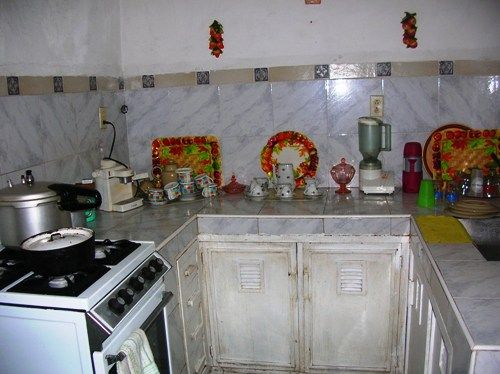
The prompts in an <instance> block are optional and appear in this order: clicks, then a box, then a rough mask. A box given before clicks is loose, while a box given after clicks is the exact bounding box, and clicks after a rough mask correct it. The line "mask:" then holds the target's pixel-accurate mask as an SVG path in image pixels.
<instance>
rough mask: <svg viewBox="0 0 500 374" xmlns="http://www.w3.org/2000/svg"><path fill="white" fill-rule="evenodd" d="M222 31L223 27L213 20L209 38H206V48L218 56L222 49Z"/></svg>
mask: <svg viewBox="0 0 500 374" xmlns="http://www.w3.org/2000/svg"><path fill="white" fill-rule="evenodd" d="M223 33H224V29H223V28H222V25H221V24H220V23H219V22H217V21H216V20H214V22H212V24H211V25H210V38H209V39H208V49H210V50H212V55H214V56H215V57H217V58H219V56H220V55H221V54H222V50H223V49H224V39H223V38H222V34H223Z"/></svg>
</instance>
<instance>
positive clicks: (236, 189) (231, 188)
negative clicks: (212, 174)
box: [222, 174, 246, 194]
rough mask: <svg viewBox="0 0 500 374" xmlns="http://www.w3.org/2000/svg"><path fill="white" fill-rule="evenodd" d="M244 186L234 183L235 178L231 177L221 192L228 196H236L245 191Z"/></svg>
mask: <svg viewBox="0 0 500 374" xmlns="http://www.w3.org/2000/svg"><path fill="white" fill-rule="evenodd" d="M245 188H246V186H245V185H244V184H241V183H239V182H237V181H236V176H235V175H234V174H233V175H231V182H229V183H228V184H226V185H225V186H224V187H222V190H223V191H224V192H226V193H229V194H238V193H242V192H244V191H245Z"/></svg>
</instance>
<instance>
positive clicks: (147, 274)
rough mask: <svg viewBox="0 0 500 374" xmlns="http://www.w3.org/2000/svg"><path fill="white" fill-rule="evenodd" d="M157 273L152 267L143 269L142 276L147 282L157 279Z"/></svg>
mask: <svg viewBox="0 0 500 374" xmlns="http://www.w3.org/2000/svg"><path fill="white" fill-rule="evenodd" d="M155 273H156V269H155V268H154V267H152V266H148V267H145V268H142V271H141V274H142V276H143V277H144V278H146V279H147V280H153V279H155Z"/></svg>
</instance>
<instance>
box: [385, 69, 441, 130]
mask: <svg viewBox="0 0 500 374" xmlns="http://www.w3.org/2000/svg"><path fill="white" fill-rule="evenodd" d="M384 99H385V100H384V107H385V108H384V112H385V113H384V121H385V122H387V123H390V124H391V125H392V133H393V134H394V133H396V132H423V131H432V130H434V129H435V128H436V127H437V124H438V78H437V77H419V78H394V77H391V78H384Z"/></svg>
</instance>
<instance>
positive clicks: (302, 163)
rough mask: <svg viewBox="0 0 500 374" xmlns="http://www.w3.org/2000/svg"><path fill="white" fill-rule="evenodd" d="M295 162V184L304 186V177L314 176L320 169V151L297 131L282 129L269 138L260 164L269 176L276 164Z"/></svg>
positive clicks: (261, 154)
mask: <svg viewBox="0 0 500 374" xmlns="http://www.w3.org/2000/svg"><path fill="white" fill-rule="evenodd" d="M279 163H291V164H293V174H294V178H295V186H296V187H302V186H304V184H305V182H304V178H306V177H314V176H315V175H316V170H317V169H318V163H319V158H318V151H317V149H316V147H315V145H314V143H313V142H312V141H311V140H310V139H309V138H308V137H307V136H305V135H303V134H301V133H299V132H296V131H282V132H279V133H277V134H275V135H273V136H272V137H270V138H269V140H268V141H267V144H266V145H265V146H264V148H262V151H261V152H260V165H261V167H262V170H263V171H264V173H266V174H267V175H268V177H272V176H273V171H274V170H273V169H274V166H275V165H276V164H279Z"/></svg>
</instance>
